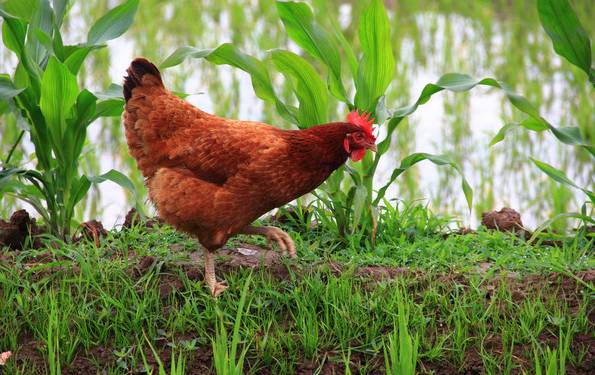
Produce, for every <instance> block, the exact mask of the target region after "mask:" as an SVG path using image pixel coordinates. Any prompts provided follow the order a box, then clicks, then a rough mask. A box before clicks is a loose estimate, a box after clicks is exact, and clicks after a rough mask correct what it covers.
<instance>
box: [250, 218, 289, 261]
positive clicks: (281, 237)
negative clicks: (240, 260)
mask: <svg viewBox="0 0 595 375" xmlns="http://www.w3.org/2000/svg"><path fill="white" fill-rule="evenodd" d="M239 233H242V234H259V235H261V236H265V237H266V238H267V242H268V243H269V248H271V247H272V242H273V241H275V242H276V243H277V245H279V247H280V248H281V250H283V251H286V252H287V253H289V256H290V257H291V258H295V257H296V254H295V245H294V243H293V240H292V239H291V237H289V234H287V233H285V232H284V231H282V230H281V229H279V228H276V227H254V226H252V225H248V226H246V227H244V228H243V229H242V230H241V231H240V232H239Z"/></svg>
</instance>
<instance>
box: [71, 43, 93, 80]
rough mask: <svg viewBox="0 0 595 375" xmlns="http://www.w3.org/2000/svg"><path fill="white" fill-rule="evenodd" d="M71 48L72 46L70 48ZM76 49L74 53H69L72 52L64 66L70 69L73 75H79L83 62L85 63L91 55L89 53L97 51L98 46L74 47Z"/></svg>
mask: <svg viewBox="0 0 595 375" xmlns="http://www.w3.org/2000/svg"><path fill="white" fill-rule="evenodd" d="M69 47H71V46H69ZM72 47H75V48H76V49H73V50H72V51H68V52H70V53H69V54H68V57H66V59H65V60H64V64H65V65H66V66H67V67H68V70H70V72H72V74H74V75H77V74H78V72H79V70H80V69H81V66H82V65H83V62H85V59H86V58H87V56H88V55H89V53H90V52H91V51H93V50H94V49H97V48H98V47H97V46H72Z"/></svg>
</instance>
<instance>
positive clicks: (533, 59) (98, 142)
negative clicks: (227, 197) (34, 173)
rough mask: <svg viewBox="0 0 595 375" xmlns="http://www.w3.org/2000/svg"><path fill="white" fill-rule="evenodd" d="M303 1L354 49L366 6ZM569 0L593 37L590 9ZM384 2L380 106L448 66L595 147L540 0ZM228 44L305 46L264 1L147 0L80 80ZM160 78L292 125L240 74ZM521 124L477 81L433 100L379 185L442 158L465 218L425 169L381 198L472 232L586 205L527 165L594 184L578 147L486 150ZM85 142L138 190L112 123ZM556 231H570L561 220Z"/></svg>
mask: <svg viewBox="0 0 595 375" xmlns="http://www.w3.org/2000/svg"><path fill="white" fill-rule="evenodd" d="M308 3H310V4H311V5H312V7H313V8H314V13H315V15H316V16H317V18H318V20H319V21H320V22H321V23H323V24H326V25H328V23H329V22H331V20H338V21H339V25H340V27H341V29H342V30H343V32H344V33H345V35H346V37H347V39H348V40H349V41H351V42H352V44H353V45H354V46H355V48H354V49H355V50H356V51H357V50H358V43H359V42H358V38H357V28H356V27H355V26H354V25H357V24H358V19H359V15H360V14H361V12H362V10H363V8H364V7H365V6H366V5H367V3H368V2H367V1H339V0H315V1H309V2H308ZM571 3H572V5H573V8H574V10H575V12H576V13H577V15H578V17H579V19H580V20H581V23H582V24H583V26H584V27H585V28H586V29H587V32H588V33H589V35H590V36H591V38H593V36H594V35H595V23H594V22H593V20H594V19H595V7H594V6H593V1H592V0H575V1H572V2H571ZM117 4H119V1H117V0H85V1H81V0H75V1H74V4H73V7H72V9H71V11H70V13H69V15H68V16H67V18H66V20H65V26H64V28H63V35H64V38H65V40H64V42H65V43H69V44H74V43H77V42H82V41H84V40H85V35H86V31H87V30H88V28H89V26H90V25H91V24H92V23H93V21H94V20H95V19H96V18H97V16H98V15H101V14H103V13H104V12H105V11H106V10H107V9H109V8H112V7H114V6H115V5H117ZM385 4H386V7H387V9H388V11H389V15H390V18H391V22H392V29H393V35H392V40H393V50H394V51H395V55H396V56H395V58H396V60H397V69H396V73H395V76H394V79H393V82H392V84H391V86H390V88H389V91H388V92H389V94H388V95H387V98H386V103H387V105H388V107H390V108H395V107H399V106H403V105H406V104H410V103H412V102H413V101H414V100H415V99H416V97H417V96H418V95H419V93H420V92H421V90H422V88H423V86H424V85H425V84H427V83H430V82H435V81H436V80H437V79H438V78H439V77H440V76H441V75H442V74H444V73H447V72H459V73H466V74H469V75H471V76H473V77H475V78H483V77H493V78H496V79H498V80H501V81H503V82H505V83H507V84H508V85H509V86H511V87H512V88H513V89H514V90H515V91H517V92H519V93H521V94H523V95H524V96H526V97H527V98H528V99H529V101H530V102H532V103H533V104H535V105H536V106H538V107H539V110H540V113H541V114H542V115H543V116H544V117H545V118H546V119H547V120H548V121H549V122H551V123H552V124H554V125H555V126H579V127H581V129H582V131H583V134H584V135H585V138H586V139H588V140H589V141H590V142H591V143H593V144H595V91H594V90H592V88H591V86H590V85H589V84H588V83H587V77H586V75H585V74H582V73H580V72H578V73H577V71H578V68H576V67H574V66H572V65H571V64H569V63H568V62H566V61H565V60H562V59H561V58H560V57H559V56H557V55H556V54H555V53H554V51H553V48H552V44H551V41H550V39H549V38H548V37H547V35H546V34H545V32H544V31H543V29H542V27H541V25H540V23H539V19H538V15H537V10H536V4H535V1H533V0H526V1H510V0H476V1H455V0H440V1H439V0H435V1H426V0H424V1H422V0H391V1H385ZM224 42H232V43H234V44H235V45H236V46H238V47H239V48H240V49H242V50H243V51H244V52H247V53H249V54H251V55H254V56H256V57H258V58H260V59H263V60H266V58H267V56H268V55H267V50H269V49H272V48H278V47H281V48H288V49H290V50H292V51H294V52H297V53H300V52H301V51H300V50H299V48H298V47H297V46H296V45H295V44H294V43H292V42H291V41H289V40H288V37H287V34H286V32H285V30H284V29H283V26H282V24H281V21H280V20H279V17H278V15H277V11H276V7H275V3H274V1H272V0H216V1H215V0H213V1H195V0H142V1H141V2H140V8H139V10H138V13H137V16H136V19H135V21H134V24H133V26H132V28H131V29H130V30H129V31H128V32H127V33H126V34H124V36H123V37H120V38H118V39H116V40H114V41H111V42H109V43H108V46H109V48H107V49H102V50H99V51H98V52H96V53H94V54H92V55H91V57H90V58H89V59H88V60H87V63H86V65H85V66H84V68H83V69H84V71H83V72H82V74H81V75H80V77H82V79H83V80H85V82H81V85H85V86H86V87H90V88H92V89H93V90H94V91H102V90H104V89H105V88H107V87H108V85H109V84H110V83H112V82H115V83H119V84H120V83H121V81H122V77H123V75H124V73H125V70H126V68H127V66H128V64H129V63H130V60H131V59H132V58H133V57H136V56H145V57H147V58H149V59H151V60H153V61H155V62H156V63H159V62H161V61H163V60H164V59H165V58H166V57H167V56H168V55H169V54H171V53H172V52H173V51H174V50H175V49H176V48H178V47H181V46H184V45H190V46H195V47H198V48H201V49H202V48H215V47H216V46H218V45H219V44H221V43H224ZM16 63H17V62H16V59H15V58H14V57H13V56H12V54H11V52H10V51H8V50H6V49H5V48H4V47H3V46H0V71H2V72H6V71H10V72H12V71H14V68H15V67H16ZM273 79H274V82H275V86H276V87H277V92H278V93H280V94H281V95H282V96H284V97H285V98H286V99H285V100H286V101H288V102H291V100H292V99H291V98H292V93H291V90H290V88H289V87H288V86H287V85H285V84H284V81H283V77H282V76H280V75H279V76H273ZM164 80H165V82H166V85H167V86H169V88H170V89H172V90H176V91H182V92H186V93H189V94H192V95H191V96H190V97H188V98H187V100H189V101H190V102H192V103H193V104H195V105H197V106H199V107H200V108H201V109H203V110H205V111H207V112H212V113H216V114H217V115H219V116H223V117H231V118H240V119H249V120H259V121H265V122H268V123H271V124H273V125H276V126H279V127H284V128H286V127H289V124H288V123H287V122H285V121H284V120H282V119H281V118H280V117H279V116H278V115H276V112H275V109H274V108H273V107H272V106H271V105H269V104H265V103H263V102H262V101H260V100H259V99H258V98H257V97H256V96H255V95H254V92H253V89H252V85H251V82H250V78H249V76H248V75H247V74H246V73H243V72H241V71H239V70H234V69H233V68H230V67H228V66H215V65H212V64H210V63H208V62H206V61H202V60H187V61H186V62H185V63H183V64H182V65H180V66H178V67H175V68H171V69H168V70H166V71H165V72H164ZM351 89H352V88H351ZM330 105H331V106H332V110H331V113H333V114H334V115H331V118H333V119H334V120H337V121H339V120H342V119H344V117H345V115H346V113H347V110H346V108H345V107H344V106H342V105H339V104H338V103H337V102H333V101H332V99H331V100H330ZM521 118H523V116H522V115H520V114H519V113H517V112H516V110H513V108H512V106H511V105H510V104H509V102H508V101H507V100H506V99H505V98H504V95H503V94H502V92H501V91H497V90H494V89H492V90H490V89H488V88H485V87H478V88H476V89H474V90H472V91H471V92H470V93H450V92H442V93H440V94H438V95H435V96H434V97H432V99H431V100H430V101H429V102H428V103H426V104H425V105H423V106H422V107H421V108H420V109H418V110H417V111H416V112H415V113H414V114H413V115H412V116H410V117H409V118H408V119H406V120H405V121H403V122H402V123H401V125H399V129H398V130H397V132H396V134H397V135H396V138H397V140H396V142H393V149H392V150H391V153H390V154H388V156H385V157H384V159H383V163H382V165H381V168H380V169H381V171H380V173H378V176H377V180H378V181H377V182H378V183H377V185H380V184H381V183H382V182H383V181H385V180H386V179H387V178H388V176H389V175H390V173H391V172H392V170H393V169H394V168H395V167H396V166H397V165H398V164H399V161H400V160H401V158H402V157H404V156H406V155H408V154H410V153H411V152H429V153H434V154H442V153H445V154H448V155H450V156H451V157H452V158H453V159H454V160H456V161H457V162H458V163H460V164H461V165H462V166H463V168H464V171H465V174H466V176H467V178H468V180H469V182H470V183H471V186H472V187H473V189H474V193H475V197H474V207H473V211H472V212H469V210H468V208H467V206H466V203H465V199H464V196H463V194H462V192H461V188H460V178H459V176H458V175H456V174H454V172H453V171H452V170H450V169H448V168H436V167H435V166H434V165H433V164H430V163H427V162H425V163H421V164H419V166H418V167H416V168H414V169H412V170H411V171H409V172H407V173H405V174H404V175H402V176H401V177H400V178H399V179H398V180H397V182H396V183H395V184H394V185H393V186H392V187H391V189H390V190H389V194H388V195H389V196H390V197H391V198H394V199H400V200H404V201H408V202H410V201H413V200H424V201H426V202H428V204H429V206H430V207H431V209H432V210H433V211H434V212H437V213H441V214H445V215H448V216H452V217H454V218H455V219H456V220H457V221H460V222H461V223H462V224H464V225H472V226H475V225H477V223H478V218H480V217H481V213H482V212H484V211H489V210H492V209H499V208H500V207H502V206H509V207H513V208H515V209H517V210H518V211H519V212H521V214H522V217H523V222H524V223H525V225H526V226H528V227H535V226H536V225H538V224H540V223H542V222H544V221H545V220H546V219H548V218H550V217H552V216H553V215H555V214H557V213H561V212H569V211H576V210H578V209H579V207H580V205H581V204H582V203H583V202H584V201H585V200H586V198H585V196H584V195H583V194H582V192H579V191H574V190H570V189H569V188H567V187H565V186H561V185H559V184H557V183H556V182H554V181H553V180H552V179H550V178H549V177H547V176H546V175H545V174H543V173H542V172H541V171H539V170H538V169H537V168H536V167H535V166H534V165H533V164H532V163H531V162H530V160H529V157H535V158H536V159H539V160H542V161H545V162H547V163H549V164H551V165H553V166H554V167H557V168H559V169H562V170H564V171H565V172H566V174H567V175H568V176H569V177H570V178H571V179H573V180H574V181H575V182H576V183H577V184H578V185H580V186H584V187H587V188H590V189H591V190H593V188H595V165H594V164H593V162H592V159H589V155H588V154H587V153H586V151H584V150H583V149H580V148H578V147H571V146H568V145H563V144H560V142H558V141H557V140H555V138H553V137H552V136H551V134H549V133H540V134H536V133H534V132H522V131H519V132H516V133H513V134H511V135H509V136H507V137H506V139H505V140H504V141H503V142H501V143H498V144H496V145H495V146H493V147H490V146H489V143H490V141H491V139H492V138H493V137H494V135H495V134H496V133H497V131H498V130H499V129H500V128H501V127H502V126H504V125H505V124H507V123H509V122H511V121H513V120H519V119H521ZM0 122H1V127H0V134H1V136H0V155H6V154H7V153H8V150H9V148H10V147H11V146H12V145H13V144H14V142H15V140H16V138H17V137H18V134H19V129H18V127H17V124H16V123H15V120H14V118H12V117H5V118H1V119H0ZM88 138H89V140H88V143H87V147H86V148H85V152H84V157H83V160H82V161H81V165H82V168H83V170H84V171H85V173H87V174H89V175H98V174H101V173H103V172H105V171H107V170H109V169H111V168H115V169H118V170H120V171H122V172H123V173H125V174H126V175H128V176H130V178H131V179H132V180H133V181H134V183H135V184H136V185H137V187H138V188H139V189H142V191H143V192H144V189H143V187H142V185H143V181H142V177H141V175H140V174H139V172H138V171H137V169H136V166H135V163H134V161H133V160H132V159H131V158H130V157H129V156H128V150H127V146H126V143H125V138H124V135H123V128H122V125H121V122H120V121H119V119H107V120H105V119H104V120H101V121H97V122H96V123H94V124H92V125H91V126H90V128H89V133H88ZM32 152H33V147H32V145H31V144H30V142H29V140H25V141H24V142H23V143H22V147H19V149H18V150H17V152H16V153H15V154H14V156H13V162H17V161H19V162H20V163H21V164H26V163H27V162H28V161H29V160H30V159H31V153H32ZM126 194H127V193H126V192H125V191H123V190H122V189H121V188H120V187H119V186H117V185H115V184H112V183H104V184H102V185H101V186H99V187H94V188H93V192H92V194H89V196H88V197H87V198H86V199H87V201H86V204H81V205H80V208H79V209H78V212H77V218H78V219H79V220H88V219H92V218H97V219H99V220H101V221H103V223H104V225H105V226H106V227H112V226H113V225H116V224H121V223H122V222H123V218H124V215H125V214H126V212H127V211H128V209H129V208H130V206H131V203H130V202H131V201H130V197H128V196H127V195H126ZM145 196H146V195H145ZM146 204H147V206H148V207H149V206H150V204H149V203H148V202H146ZM16 207H26V205H24V204H23V203H22V202H17V201H15V200H14V199H13V198H11V197H2V199H1V200H0V217H8V216H9V215H10V213H11V212H12V211H13V210H14V209H15V208H16ZM31 212H33V211H32V210H31ZM557 225H558V229H564V225H565V223H564V222H558V224H557Z"/></svg>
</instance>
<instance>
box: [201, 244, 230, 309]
mask: <svg viewBox="0 0 595 375" xmlns="http://www.w3.org/2000/svg"><path fill="white" fill-rule="evenodd" d="M204 256H205V281H206V282H207V285H208V286H209V290H210V291H211V294H212V295H213V297H215V298H217V296H218V295H219V294H221V293H223V292H224V291H225V289H227V283H225V281H223V282H219V281H217V279H216V278H215V254H213V253H212V252H211V251H209V250H207V249H205V250H204Z"/></svg>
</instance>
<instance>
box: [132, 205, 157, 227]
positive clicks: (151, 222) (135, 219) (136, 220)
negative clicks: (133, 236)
mask: <svg viewBox="0 0 595 375" xmlns="http://www.w3.org/2000/svg"><path fill="white" fill-rule="evenodd" d="M162 222H163V221H162V220H161V219H160V218H159V217H154V218H151V219H148V218H145V219H143V218H142V217H141V215H140V214H139V213H138V211H137V210H136V208H131V209H130V211H128V213H127V214H126V217H125V218H124V224H123V227H124V228H132V227H133V226H135V225H138V224H140V225H142V226H143V227H145V228H153V227H154V226H156V225H158V224H160V223H162Z"/></svg>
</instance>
